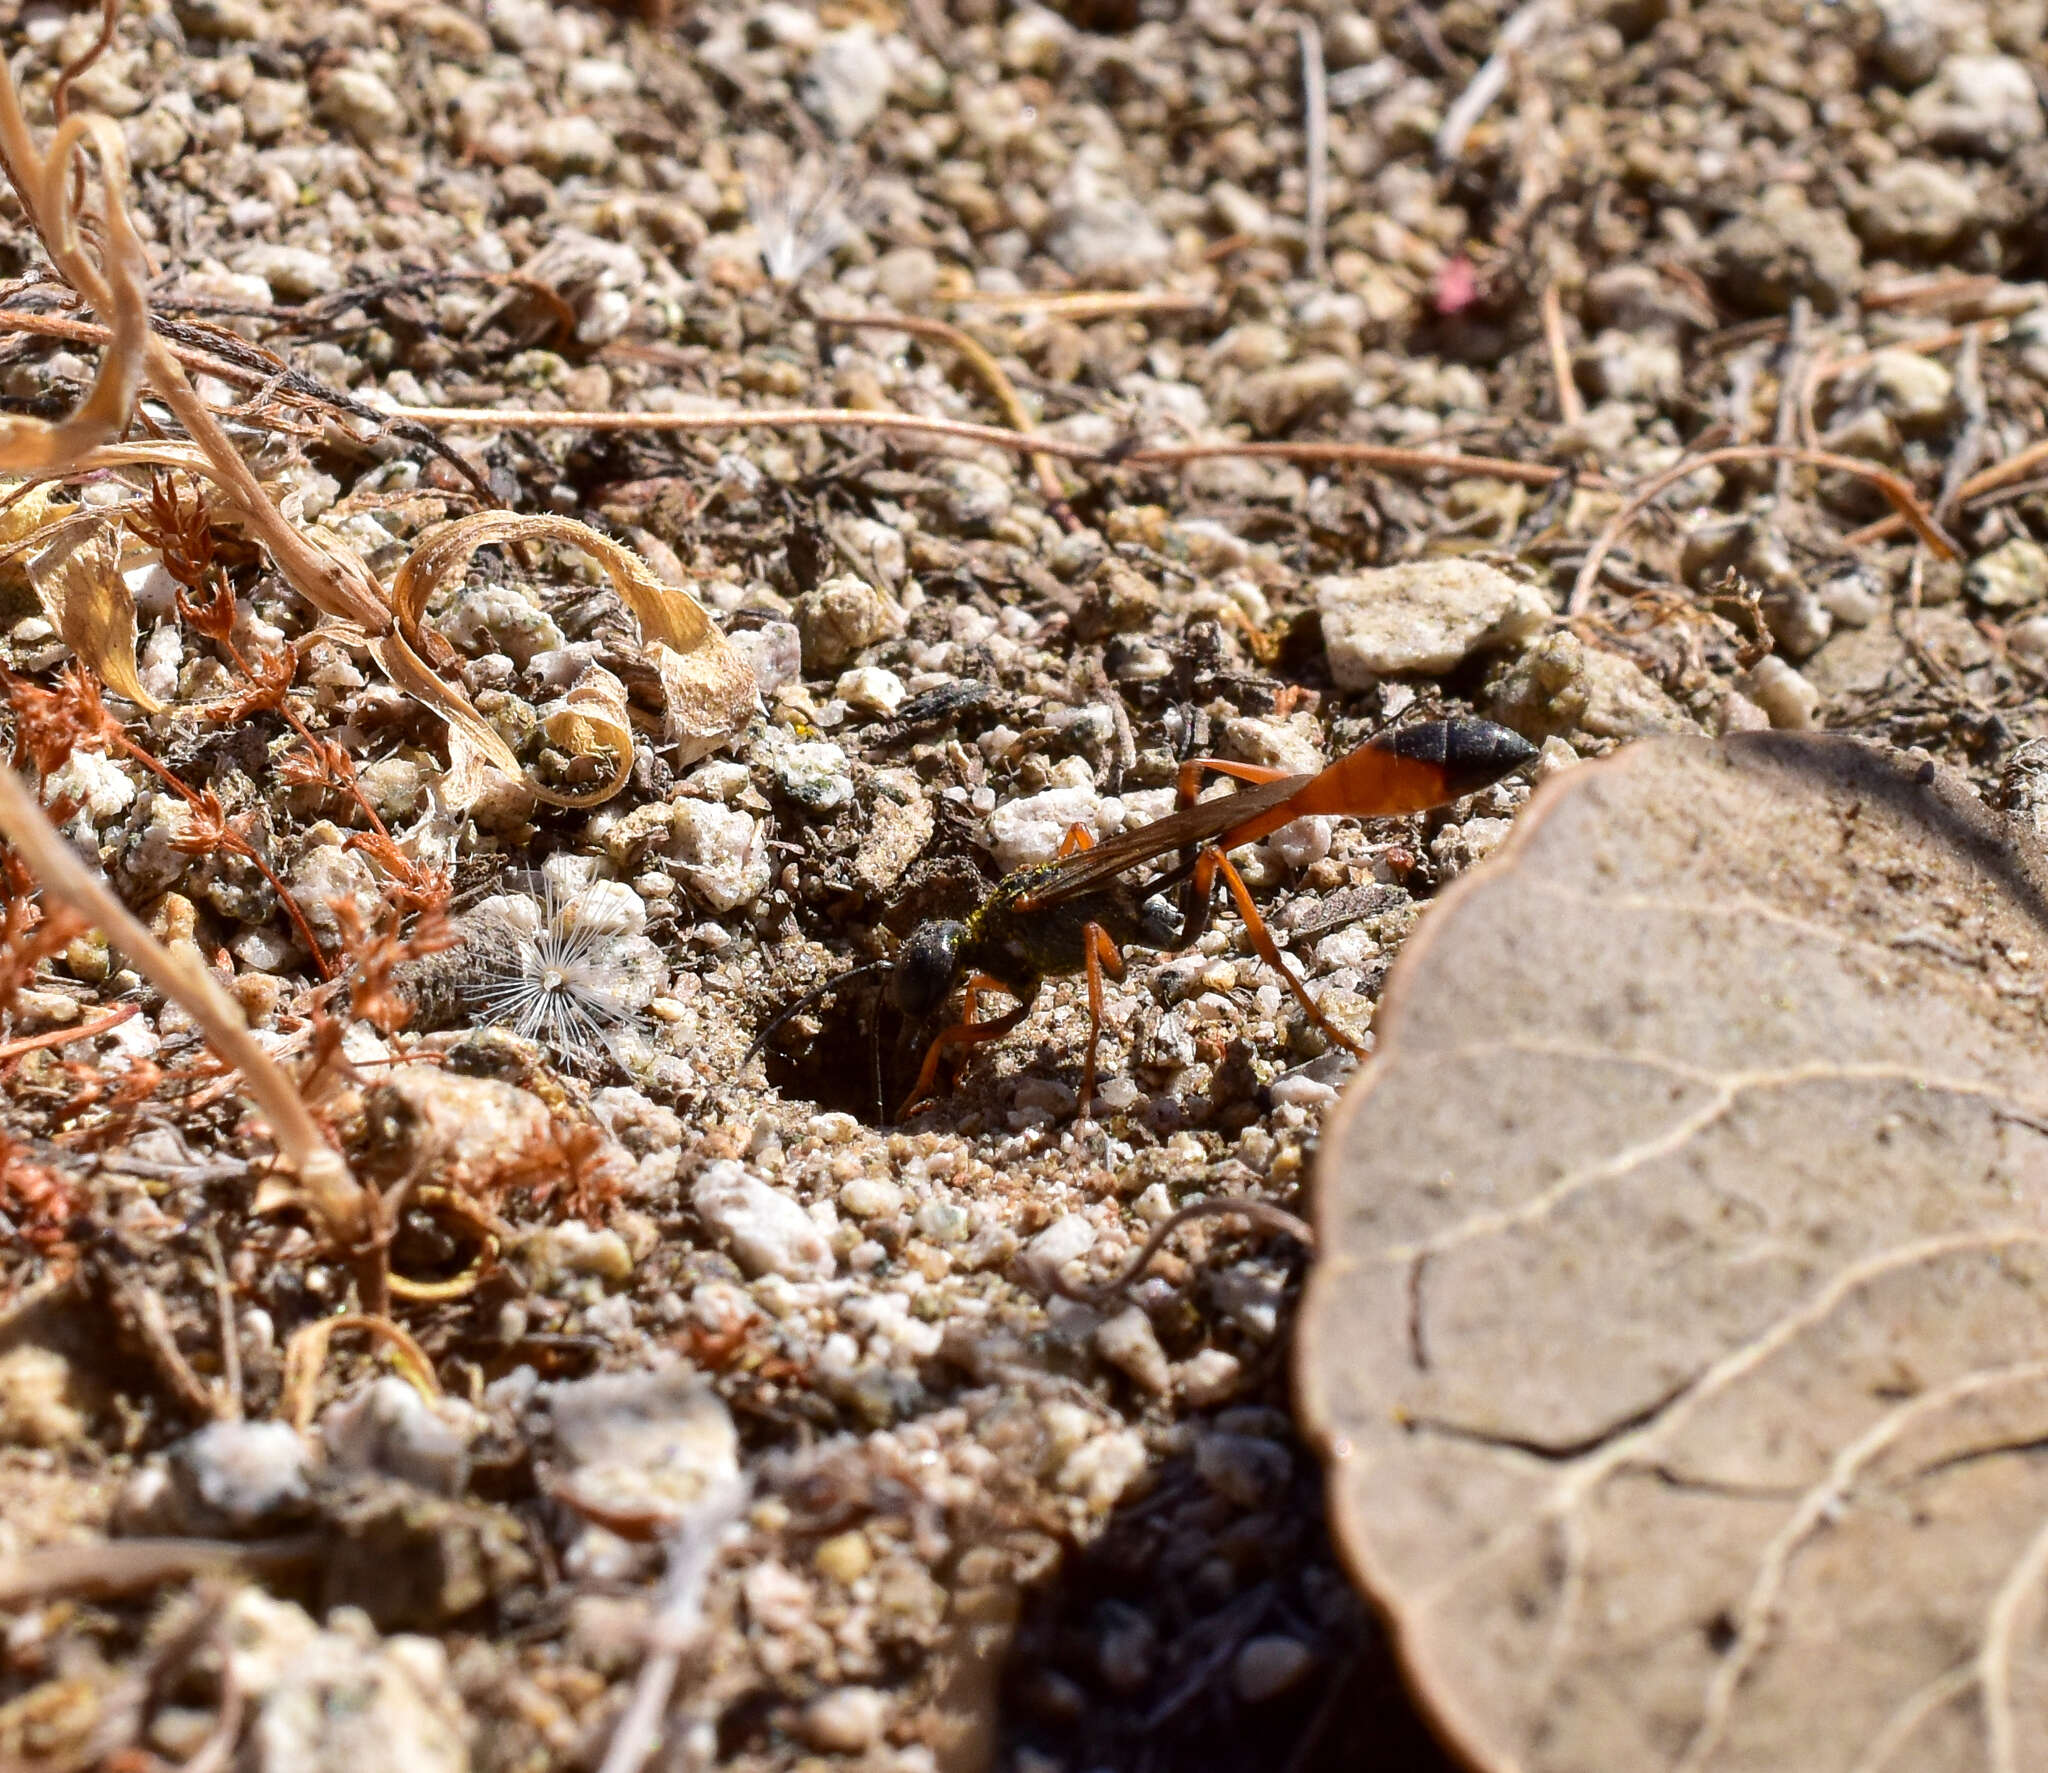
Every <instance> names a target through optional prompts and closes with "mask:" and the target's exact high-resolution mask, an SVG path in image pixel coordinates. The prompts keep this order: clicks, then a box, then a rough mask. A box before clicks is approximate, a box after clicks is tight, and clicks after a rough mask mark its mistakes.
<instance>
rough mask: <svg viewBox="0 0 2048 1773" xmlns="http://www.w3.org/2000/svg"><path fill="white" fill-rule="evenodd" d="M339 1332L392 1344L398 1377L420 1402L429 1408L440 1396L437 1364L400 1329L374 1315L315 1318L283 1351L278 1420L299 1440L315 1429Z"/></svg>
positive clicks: (359, 1313)
mask: <svg viewBox="0 0 2048 1773" xmlns="http://www.w3.org/2000/svg"><path fill="white" fill-rule="evenodd" d="M337 1330H364V1331H367V1332H368V1333H369V1334H370V1335H371V1336H375V1337H382V1338H383V1340H385V1341H386V1342H388V1343H390V1344H391V1352H392V1357H393V1360H394V1362H395V1364H396V1365H397V1367H398V1371H399V1373H400V1374H401V1375H402V1376H403V1377H404V1378H405V1380H406V1382H407V1383H408V1384H409V1385H411V1386H412V1387H413V1389H414V1390H416V1391H417V1392H418V1393H419V1394H420V1396H422V1397H423V1398H426V1399H428V1400H429V1401H430V1402H431V1401H432V1400H433V1399H435V1398H437V1397H439V1396H440V1395H441V1383H440V1381H439V1380H438V1379H436V1378H435V1377H434V1363H433V1362H432V1361H430V1360H429V1359H428V1358H427V1351H426V1350H425V1349H423V1348H422V1347H421V1346H420V1345H419V1344H418V1343H417V1342H415V1341H414V1340H413V1339H412V1337H411V1336H410V1335H409V1334H408V1333H407V1332H406V1331H405V1330H404V1329H402V1328H401V1327H400V1326H399V1325H397V1324H395V1323H393V1322H392V1321H391V1320H390V1319H389V1318H388V1317H382V1316H379V1315H377V1314H375V1313H372V1312H361V1311H352V1312H345V1313H343V1314H342V1315H341V1316H339V1317H323V1318H316V1319H315V1320H314V1321H313V1322H312V1323H310V1324H307V1325H306V1326H305V1327H304V1328H302V1329H300V1330H297V1331H295V1332H294V1333H293V1335H292V1339H291V1340H290V1341H289V1342H287V1343H286V1344H285V1348H284V1389H283V1393H282V1395H281V1396H280V1397H279V1399H278V1414H279V1415H281V1416H282V1417H283V1418H284V1419H285V1420H286V1421H287V1422H289V1423H290V1424H291V1425H292V1426H293V1427H294V1428H296V1429H297V1430H298V1431H299V1432H300V1433H301V1434H304V1433H305V1431H306V1430H307V1429H308V1428H310V1427H311V1426H312V1424H313V1406H314V1405H315V1403H316V1402H318V1397H317V1391H318V1387H319V1384H320V1373H321V1370H322V1369H323V1368H324V1367H325V1366H326V1365H327V1346H328V1344H329V1343H331V1342H332V1341H333V1340H334V1335H335V1332H336V1331H337Z"/></svg>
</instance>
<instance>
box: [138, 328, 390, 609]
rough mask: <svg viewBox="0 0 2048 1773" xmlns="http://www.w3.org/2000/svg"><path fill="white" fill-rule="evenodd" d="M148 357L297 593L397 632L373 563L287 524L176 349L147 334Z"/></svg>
mask: <svg viewBox="0 0 2048 1773" xmlns="http://www.w3.org/2000/svg"><path fill="white" fill-rule="evenodd" d="M145 362H146V363H147V365H148V370H149V381H150V385H151V386H152V387H153V388H155V390H156V391H157V394H158V396H159V398H161V399H162V401H163V403H164V404H165V405H166V406H168V407H169V408H170V409H171V411H172V412H173V413H174V414H175V415H176V416H177V420H178V423H179V424H181V425H183V426H184V427H185V430H186V432H187V433H188V434H189V435H190V436H191V438H192V441H193V442H195V443H196V444H198V445H199V447H200V448H201V449H202V450H203V451H205V453H206V458H207V460H208V461H209V462H211V463H212V464H213V479H214V482H215V484H217V485H218V486H219V487H220V489H221V492H222V493H223V494H224V495H225V496H226V497H227V499H228V501H229V503H231V504H232V505H233V506H234V507H235V512H236V514H237V515H238V516H239V517H240V518H241V519H242V521H243V523H244V524H246V525H247V526H248V528H249V529H250V531H251V532H252V533H253V534H254V535H255V536H256V538H257V539H258V540H259V541H260V542H262V544H263V546H264V547H265V548H266V549H268V550H269V553H270V557H271V559H273V560H274V561H276V562H277V568H278V571H279V572H280V573H282V574H283V575H284V577H285V579H286V581H287V582H288V583H289V584H290V585H291V587H292V589H293V590H294V591H297V592H298V593H299V594H300V596H302V597H304V598H305V599H306V601H307V602H309V603H311V604H312V605H313V606H314V607H315V608H316V609H319V610H322V611H324V612H325V613H326V614H328V615H330V616H339V617H341V618H342V620H344V621H349V622H354V623H355V624H356V625H357V626H358V627H360V628H362V629H363V630H364V631H365V632H366V633H368V634H369V635H370V636H372V637H373V638H375V637H377V636H380V635H385V634H389V633H390V632H391V630H392V618H391V611H390V610H389V609H388V608H386V607H385V603H384V598H383V593H382V592H381V591H380V590H379V588H378V585H377V581H376V579H375V578H374V577H372V576H371V573H370V570H369V568H368V567H366V566H364V565H363V564H362V563H361V562H360V561H358V560H356V559H354V558H353V557H352V556H345V555H340V554H331V553H329V552H328V551H327V550H326V549H324V548H321V547H319V546H317V545H316V544H315V543H313V542H310V541H308V540H307V539H306V537H305V536H303V535H302V534H301V533H300V532H299V530H298V529H297V527H296V526H294V525H293V524H291V523H289V522H287V521H286V519H285V516H284V513H283V512H281V511H280V510H278V508H277V506H276V505H275V504H273V503H272V502H271V499H270V495H269V494H268V493H266V492H265V491H264V490H263V486H262V483H261V482H260V481H259V480H258V479H257V478H256V474H255V470H254V469H252V468H251V467H250V466H249V464H248V463H247V462H245V461H243V460H242V458H241V455H240V454H239V453H238V452H237V451H236V449H235V446H234V442H233V440H232V439H230V438H229V436H228V434H227V432H226V431H225V430H223V429H222V428H221V424H220V421H219V420H218V419H216V418H215V417H214V416H213V409H212V408H211V407H209V406H208V405H207V404H206V402H205V401H203V400H201V399H200V398H199V393H198V390H197V389H195V388H194V387H193V386H192V384H191V383H190V382H189V381H188V380H186V378H185V370H184V366H183V365H182V364H180V363H179V361H178V359H177V356H176V354H175V353H174V352H173V351H172V350H171V348H170V346H169V345H167V344H166V343H165V342H164V341H163V340H162V339H160V338H158V337H157V336H156V335H155V334H154V333H151V334H149V335H148V339H147V345H146V356H145Z"/></svg>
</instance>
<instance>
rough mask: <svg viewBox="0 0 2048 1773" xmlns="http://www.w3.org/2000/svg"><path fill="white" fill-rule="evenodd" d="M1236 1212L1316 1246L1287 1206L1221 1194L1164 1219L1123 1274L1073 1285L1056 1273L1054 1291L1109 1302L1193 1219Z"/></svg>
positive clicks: (1265, 1228)
mask: <svg viewBox="0 0 2048 1773" xmlns="http://www.w3.org/2000/svg"><path fill="white" fill-rule="evenodd" d="M1232 1214H1235V1215H1236V1216H1237V1217H1239V1218H1241V1219H1249V1220H1250V1221H1251V1222H1252V1223H1253V1224H1254V1225H1256V1226H1258V1227H1259V1228H1260V1229H1261V1230H1262V1231H1272V1232H1278V1233H1279V1234H1280V1235H1282V1236H1283V1237H1291V1238H1293V1239H1294V1240H1295V1242H1296V1243H1299V1244H1301V1245H1303V1246H1304V1247H1306V1248H1308V1249H1311V1250H1313V1249H1314V1248H1315V1247H1316V1234H1315V1232H1314V1230H1313V1229H1312V1228H1311V1227H1310V1226H1309V1225H1308V1223H1307V1222H1306V1221H1305V1220H1302V1219H1298V1218H1296V1217H1295V1215H1294V1214H1292V1213H1290V1212H1288V1210H1287V1209H1286V1208H1285V1207H1278V1206H1275V1205H1274V1204H1273V1203H1272V1202H1271V1201H1269V1200H1240V1199H1239V1198H1237V1197H1236V1196H1235V1195H1218V1196H1216V1197H1215V1198H1214V1199H1211V1200H1198V1201H1196V1202H1194V1203H1193V1204H1192V1205H1191V1206H1185V1207H1182V1208H1181V1210H1180V1211H1179V1212H1177V1213H1175V1214H1174V1215H1173V1216H1172V1217H1171V1218H1170V1219H1166V1220H1164V1221H1163V1222H1162V1223H1161V1224H1160V1226H1159V1228H1158V1230H1156V1231H1154V1232H1153V1233H1152V1235H1151V1236H1150V1237H1148V1238H1147V1239H1146V1240H1145V1247H1144V1248H1143V1249H1141V1250H1140V1251H1139V1252H1138V1253H1137V1255H1136V1256H1135V1257H1133V1258H1132V1259H1131V1260H1130V1261H1129V1262H1128V1263H1126V1264H1125V1266H1124V1271H1123V1273H1122V1274H1120V1275H1118V1276H1117V1277H1116V1278H1115V1279H1114V1280H1107V1281H1104V1282H1103V1283H1102V1284H1101V1285H1100V1286H1094V1287H1070V1286H1068V1285H1067V1284H1066V1283H1065V1282H1064V1281H1062V1280H1060V1279H1059V1277H1058V1276H1054V1277H1053V1291H1054V1292H1056V1293H1059V1294H1060V1295H1062V1296H1063V1297H1064V1298H1068V1299H1078V1300H1080V1301H1082V1302H1083V1303H1084V1304H1088V1305H1106V1304H1108V1303H1110V1302H1111V1301H1112V1300H1114V1299H1117V1298H1120V1297H1121V1296H1122V1295H1123V1294H1124V1293H1125V1292H1126V1291H1127V1290H1128V1289H1129V1287H1130V1285H1131V1283H1132V1282H1133V1281H1135V1280H1137V1279H1138V1277H1139V1276H1140V1275H1142V1274H1143V1273H1144V1272H1145V1270H1146V1269H1147V1268H1149V1267H1150V1266H1151V1265H1152V1258H1153V1257H1154V1256H1156V1255H1158V1254H1159V1252H1160V1251H1161V1250H1162V1249H1164V1248H1165V1247H1166V1240H1167V1239H1168V1238H1170V1237H1171V1236H1172V1235H1173V1234H1174V1233H1175V1232H1176V1231H1178V1230H1179V1229H1180V1228H1181V1227H1182V1226H1183V1225H1185V1224H1187V1223H1188V1221H1189V1220H1191V1219H1221V1218H1228V1217H1229V1216H1231V1215H1232Z"/></svg>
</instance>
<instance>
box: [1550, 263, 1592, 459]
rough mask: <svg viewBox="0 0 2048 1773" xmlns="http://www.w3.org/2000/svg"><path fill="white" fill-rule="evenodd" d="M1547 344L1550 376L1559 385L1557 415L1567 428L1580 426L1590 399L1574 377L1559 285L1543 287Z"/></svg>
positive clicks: (1551, 284) (1552, 284)
mask: <svg viewBox="0 0 2048 1773" xmlns="http://www.w3.org/2000/svg"><path fill="white" fill-rule="evenodd" d="M1542 313H1543V343H1544V345H1545V347H1546V348H1547V349H1548V350H1549V352H1550V375H1551V379H1552V381H1554V382H1555V383H1556V384H1557V416H1558V417H1559V419H1561V420H1562V421H1563V422H1564V423H1565V424H1567V425H1576V424H1577V423H1578V422H1579V421H1580V420H1581V419H1583V418H1584V417H1585V416H1586V397H1585V396H1584V395H1583V394H1581V393H1580V392H1579V384H1578V379H1577V378H1576V377H1575V376H1574V375H1573V374H1572V348H1571V343H1570V341H1569V340H1568V339H1567V338H1566V337H1565V333H1564V301H1563V299H1562V298H1561V297H1560V296H1559V295H1558V293H1557V285H1556V283H1554V282H1552V283H1546V284H1545V285H1544V286H1543V301H1542Z"/></svg>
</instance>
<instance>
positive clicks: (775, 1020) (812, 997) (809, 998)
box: [740, 960, 896, 1071]
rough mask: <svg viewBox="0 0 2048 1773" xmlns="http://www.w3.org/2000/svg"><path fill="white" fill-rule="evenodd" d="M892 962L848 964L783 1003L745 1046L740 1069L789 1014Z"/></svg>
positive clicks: (785, 1020)
mask: <svg viewBox="0 0 2048 1773" xmlns="http://www.w3.org/2000/svg"><path fill="white" fill-rule="evenodd" d="M895 964H896V963H895V962H894V961H893V960H871V961H869V962H868V963H867V964H866V965H865V966H857V967H850V968H848V970H847V971H845V972H843V973H836V974H834V975H833V976H832V977H831V978H829V979H826V980H825V981H823V982H822V983H821V984H817V985H813V986H812V987H811V988H810V990H808V991H806V992H805V993H804V994H803V996H801V997H799V998H797V999H795V1000H794V1001H792V1002H790V1003H787V1004H784V1005H783V1007H782V1008H781V1009H779V1010H777V1011H776V1012H775V1014H774V1015H773V1016H771V1017H770V1018H769V1019H768V1021H767V1023H766V1024H765V1025H764V1026H763V1027H762V1029H761V1031H760V1033H758V1034H756V1035H755V1036H754V1039H753V1044H752V1045H751V1046H749V1047H748V1048H747V1050H746V1054H745V1056H744V1057H743V1058H741V1060H740V1070H741V1071H745V1070H746V1068H747V1067H748V1066H749V1065H751V1064H753V1062H754V1060H755V1058H756V1056H757V1055H758V1054H759V1053H760V1051H761V1049H762V1048H763V1047H765V1046H766V1045H767V1044H768V1043H769V1042H770V1041H771V1040H773V1039H774V1038H775V1031H776V1029H778V1028H780V1027H781V1026H782V1025H783V1023H785V1022H787V1021H788V1020H789V1019H790V1018H791V1017H792V1016H800V1015H802V1014H803V1013H804V1011H806V1010H807V1009H809V1008H810V1007H811V1005H812V1004H814V1003H816V1002H817V1001H818V1000H819V999H820V998H824V997H830V996H831V995H832V994H833V993H834V992H835V991H837V990H838V989H839V988H840V987H841V986H842V985H850V984H852V983H853V981H854V980H856V979H864V978H866V977H867V976H868V975H869V974H870V973H881V972H886V971H888V970H889V969H890V968H891V967H893V966H894V965H895Z"/></svg>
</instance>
